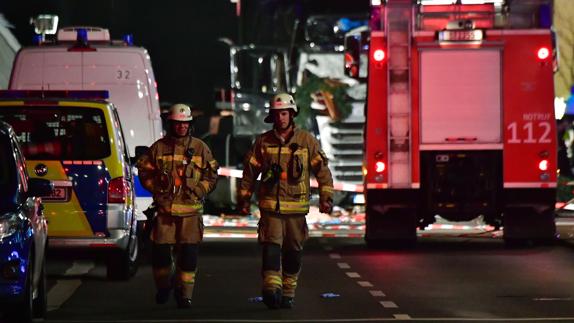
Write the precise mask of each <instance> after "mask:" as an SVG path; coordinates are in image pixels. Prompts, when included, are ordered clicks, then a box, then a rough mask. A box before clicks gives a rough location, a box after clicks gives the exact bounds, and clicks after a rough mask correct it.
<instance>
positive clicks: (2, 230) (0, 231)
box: [0, 213, 22, 240]
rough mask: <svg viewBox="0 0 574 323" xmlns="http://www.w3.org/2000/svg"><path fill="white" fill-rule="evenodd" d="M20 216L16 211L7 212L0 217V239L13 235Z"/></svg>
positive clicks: (20, 219)
mask: <svg viewBox="0 0 574 323" xmlns="http://www.w3.org/2000/svg"><path fill="white" fill-rule="evenodd" d="M21 221H22V218H21V217H20V215H19V214H17V213H7V214H6V215H5V216H2V217H0V240H1V239H4V238H6V237H9V236H11V235H13V234H14V233H15V232H16V230H17V229H18V225H19V224H20V222H21Z"/></svg>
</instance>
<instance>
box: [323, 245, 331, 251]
mask: <svg viewBox="0 0 574 323" xmlns="http://www.w3.org/2000/svg"><path fill="white" fill-rule="evenodd" d="M323 249H324V250H325V251H331V250H333V247H331V246H323Z"/></svg>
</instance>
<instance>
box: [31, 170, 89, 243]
mask: <svg viewBox="0 0 574 323" xmlns="http://www.w3.org/2000/svg"><path fill="white" fill-rule="evenodd" d="M38 164H44V165H46V167H48V170H49V171H48V174H46V176H42V177H40V176H37V175H36V174H35V173H34V168H35V167H36V165H38ZM26 169H27V170H28V174H30V176H32V177H37V178H44V179H48V180H52V181H69V179H68V176H67V175H66V173H65V171H64V167H63V166H62V163H61V161H59V160H27V161H26ZM44 215H45V216H46V219H47V220H48V223H49V224H48V236H49V237H92V236H93V235H94V232H93V231H92V226H91V225H90V223H89V222H88V219H87V218H86V213H85V211H84V210H83V209H82V206H81V205H80V201H79V200H78V197H77V196H76V193H75V192H74V190H73V189H72V190H71V196H70V201H68V202H55V201H54V202H52V201H44Z"/></svg>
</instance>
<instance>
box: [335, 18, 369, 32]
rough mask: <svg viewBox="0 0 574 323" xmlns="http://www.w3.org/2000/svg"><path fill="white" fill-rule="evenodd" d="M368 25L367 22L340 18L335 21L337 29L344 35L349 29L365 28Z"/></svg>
mask: <svg viewBox="0 0 574 323" xmlns="http://www.w3.org/2000/svg"><path fill="white" fill-rule="evenodd" d="M368 23H369V22H368V21H367V20H360V19H350V18H341V19H339V20H338V21H337V27H338V28H339V30H340V31H341V32H343V33H346V32H348V31H349V30H351V29H355V28H358V27H361V26H366V25H367V24H368Z"/></svg>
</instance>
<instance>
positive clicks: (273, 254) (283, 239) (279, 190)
mask: <svg viewBox="0 0 574 323" xmlns="http://www.w3.org/2000/svg"><path fill="white" fill-rule="evenodd" d="M296 115H297V105H296V104H295V101H294V99H293V97H292V96H291V95H289V94H287V93H281V94H278V95H276V96H275V97H274V98H273V99H272V101H271V105H270V109H269V115H268V116H267V117H266V118H265V122H267V123H273V129H272V130H270V131H267V132H265V133H264V134H262V135H260V136H258V137H257V138H256V140H255V143H254V145H253V147H252V148H251V150H250V151H249V152H248V153H247V154H246V156H245V161H244V169H243V179H242V181H241V186H240V190H239V198H238V208H239V211H240V213H242V214H248V213H249V211H250V200H251V195H252V194H253V190H254V184H255V180H256V179H257V177H258V176H259V174H261V183H260V185H259V189H258V194H257V196H258V199H259V209H260V211H261V219H260V220H259V229H258V236H259V243H260V244H261V246H262V278H263V291H262V295H263V302H264V303H265V305H267V307H269V308H292V307H293V305H294V297H295V289H296V287H297V280H298V277H299V272H300V270H301V255H302V250H303V243H304V241H305V240H306V239H307V237H308V231H307V222H306V219H305V216H306V215H307V213H308V212H309V195H310V190H309V187H310V173H311V172H312V173H313V174H314V176H315V178H316V179H317V181H318V182H319V195H320V199H319V209H320V211H321V212H323V213H331V211H332V208H333V203H332V194H333V179H332V177H331V172H330V170H329V168H328V167H327V157H326V156H325V154H324V153H323V151H322V150H321V147H320V145H319V142H318V141H317V139H315V138H314V137H313V135H311V134H310V133H309V132H307V131H304V130H301V129H298V128H296V127H295V124H294V123H293V118H294V117H295V116H296Z"/></svg>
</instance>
